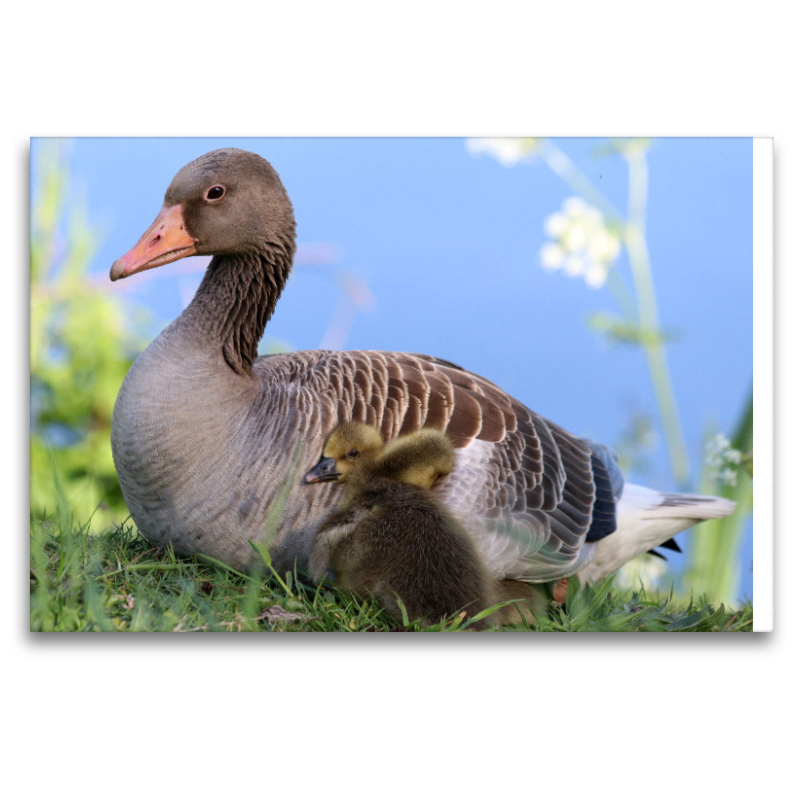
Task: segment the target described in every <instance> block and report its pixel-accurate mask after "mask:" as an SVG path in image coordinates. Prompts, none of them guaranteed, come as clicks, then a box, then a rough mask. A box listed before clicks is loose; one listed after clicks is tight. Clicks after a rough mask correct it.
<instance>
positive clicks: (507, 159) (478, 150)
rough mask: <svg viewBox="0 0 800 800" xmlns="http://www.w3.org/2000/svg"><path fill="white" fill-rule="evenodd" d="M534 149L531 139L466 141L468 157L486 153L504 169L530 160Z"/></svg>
mask: <svg viewBox="0 0 800 800" xmlns="http://www.w3.org/2000/svg"><path fill="white" fill-rule="evenodd" d="M536 149H537V148H536V140H535V139H531V138H511V137H508V138H485V139H467V152H468V153H469V154H470V155H473V156H479V155H483V154H484V153H486V154H487V155H490V156H492V157H493V158H494V159H496V160H497V161H499V162H500V163H501V164H503V165H504V166H506V167H512V166H514V164H517V163H519V162H520V161H529V160H531V158H532V157H533V155H534V153H535V151H536Z"/></svg>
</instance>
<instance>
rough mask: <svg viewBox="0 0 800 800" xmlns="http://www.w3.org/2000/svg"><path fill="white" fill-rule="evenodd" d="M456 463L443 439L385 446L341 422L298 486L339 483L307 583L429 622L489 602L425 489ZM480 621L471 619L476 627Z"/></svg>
mask: <svg viewBox="0 0 800 800" xmlns="http://www.w3.org/2000/svg"><path fill="white" fill-rule="evenodd" d="M454 464H455V455H454V450H453V445H452V443H451V442H450V440H449V439H448V438H447V436H445V435H444V434H443V433H440V432H439V431H435V430H432V429H429V428H423V429H421V430H419V431H416V432H414V433H410V434H407V435H405V436H401V437H399V438H397V439H394V440H393V441H391V442H389V443H388V444H387V445H386V446H384V444H383V441H382V439H381V435H380V433H379V432H378V430H377V429H376V428H374V427H372V426H371V425H366V424H364V423H361V422H347V423H344V424H343V425H340V426H339V427H338V428H336V429H335V430H334V431H333V432H332V433H331V434H330V436H329V437H328V439H327V441H326V442H325V446H324V448H323V451H322V458H321V459H320V461H319V463H318V464H317V465H316V466H315V467H314V468H313V469H312V470H311V471H310V472H309V473H308V474H307V475H306V476H305V479H304V482H305V483H316V482H319V481H339V482H341V483H344V484H345V488H344V492H343V494H342V498H341V500H340V502H339V503H338V505H337V506H336V507H335V508H334V509H333V511H332V512H331V513H330V514H329V515H328V516H327V517H326V518H325V519H324V520H323V521H322V523H321V524H320V526H319V528H318V529H317V531H316V533H315V535H314V540H313V542H312V546H311V557H310V568H311V572H312V574H313V576H314V578H315V580H318V581H319V580H322V579H323V578H324V577H326V576H327V577H329V578H331V579H332V581H333V583H334V584H335V585H336V586H338V587H340V588H341V589H345V590H349V591H353V592H355V593H357V594H359V595H362V596H363V595H366V594H371V595H372V596H374V597H375V598H376V599H377V600H378V601H379V602H380V604H381V605H382V606H383V608H385V609H386V610H387V611H388V612H389V613H390V614H391V615H392V616H393V617H394V618H395V619H397V620H399V621H401V620H402V614H401V610H400V606H399V605H398V602H397V599H398V597H399V598H400V600H401V601H402V603H403V605H404V606H405V608H406V611H407V613H408V617H409V619H412V620H413V619H421V620H423V621H424V623H425V624H429V625H430V624H434V623H436V622H438V621H440V620H441V619H442V618H443V617H449V616H451V615H452V614H455V613H456V612H460V611H466V612H467V613H469V614H475V613H477V612H478V611H481V610H482V609H484V608H487V607H488V606H490V605H491V604H492V602H493V595H494V592H493V586H492V585H493V584H495V583H498V582H496V581H492V580H491V579H490V577H489V575H488V573H487V571H486V568H485V567H484V565H483V562H482V560H481V558H480V556H479V554H478V552H477V549H476V547H475V545H474V543H473V541H472V538H471V537H470V535H469V534H468V533H467V532H466V531H465V530H464V528H463V527H462V526H461V524H460V523H459V522H458V521H457V520H456V519H455V517H453V515H452V514H451V513H450V512H449V511H447V509H445V508H444V506H443V505H442V504H441V503H440V502H438V501H437V499H436V498H435V497H434V495H433V493H432V492H431V491H430V490H431V487H432V486H433V485H434V484H435V483H436V481H437V480H438V479H439V478H440V477H442V476H443V475H447V474H448V473H449V472H450V471H451V470H452V469H453V465H454ZM487 625H488V622H487V620H486V619H483V620H479V621H478V622H475V623H473V625H472V627H473V628H475V629H484V628H486V627H487Z"/></svg>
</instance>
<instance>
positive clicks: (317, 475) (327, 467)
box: [303, 458, 341, 483]
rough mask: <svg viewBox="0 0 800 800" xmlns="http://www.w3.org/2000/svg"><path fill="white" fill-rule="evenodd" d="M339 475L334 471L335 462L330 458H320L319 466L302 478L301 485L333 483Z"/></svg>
mask: <svg viewBox="0 0 800 800" xmlns="http://www.w3.org/2000/svg"><path fill="white" fill-rule="evenodd" d="M340 475H341V473H340V472H337V471H336V461H334V460H333V459H332V458H321V459H320V460H319V464H317V465H316V466H315V467H314V469H312V470H311V471H310V472H309V473H308V474H307V475H306V476H305V478H303V483H322V482H323V481H335V480H336V479H337V478H338V477H339V476H340Z"/></svg>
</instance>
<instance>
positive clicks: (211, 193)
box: [206, 186, 225, 200]
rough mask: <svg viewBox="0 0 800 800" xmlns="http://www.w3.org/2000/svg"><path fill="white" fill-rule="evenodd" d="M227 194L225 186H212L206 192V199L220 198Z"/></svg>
mask: <svg viewBox="0 0 800 800" xmlns="http://www.w3.org/2000/svg"><path fill="white" fill-rule="evenodd" d="M224 194H225V187H224V186H212V187H211V188H210V189H209V190H208V191H207V192H206V200H219V199H220V198H221V197H223V195H224Z"/></svg>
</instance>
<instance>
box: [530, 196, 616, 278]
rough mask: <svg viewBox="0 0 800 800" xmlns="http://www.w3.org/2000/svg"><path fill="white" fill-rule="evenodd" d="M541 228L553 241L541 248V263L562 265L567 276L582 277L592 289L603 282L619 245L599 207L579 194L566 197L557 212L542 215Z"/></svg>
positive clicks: (547, 265)
mask: <svg viewBox="0 0 800 800" xmlns="http://www.w3.org/2000/svg"><path fill="white" fill-rule="evenodd" d="M544 230H545V233H546V234H547V235H548V236H549V237H550V238H551V239H552V240H553V241H551V242H548V243H546V244H545V245H544V246H543V247H542V249H541V258H542V267H544V268H545V269H548V270H553V269H558V268H561V267H563V269H564V271H565V272H566V273H567V275H569V276H570V277H573V278H576V277H583V279H584V280H585V281H586V284H587V286H589V287H591V288H592V289H599V288H600V287H601V286H603V284H604V283H605V282H606V277H607V276H608V270H609V267H610V266H611V264H612V263H613V262H614V260H615V259H616V258H617V257H618V256H619V254H620V250H621V245H620V240H619V237H618V236H616V235H615V234H614V233H613V232H612V231H611V230H609V229H608V228H607V227H606V223H605V220H604V219H603V215H602V213H601V212H600V210H599V209H597V208H595V207H594V206H590V205H589V204H588V203H586V201H585V200H582V199H581V198H580V197H568V198H567V199H566V200H565V201H564V203H563V205H562V208H561V211H560V212H556V213H554V214H550V215H549V216H548V217H547V219H545V221H544ZM556 253H558V258H556Z"/></svg>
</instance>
